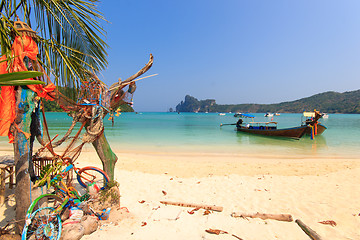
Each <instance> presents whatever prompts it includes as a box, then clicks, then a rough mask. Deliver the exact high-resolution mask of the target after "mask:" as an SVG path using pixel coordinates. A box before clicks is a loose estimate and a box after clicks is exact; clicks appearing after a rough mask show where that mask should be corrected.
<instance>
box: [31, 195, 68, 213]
mask: <svg viewBox="0 0 360 240" xmlns="http://www.w3.org/2000/svg"><path fill="white" fill-rule="evenodd" d="M63 202H64V200H63V199H62V198H61V197H59V196H58V195H55V194H43V195H41V196H39V197H38V198H36V199H35V200H34V201H33V202H32V203H31V204H30V206H29V208H28V211H27V213H26V215H27V216H30V215H31V214H32V213H33V212H34V211H36V210H37V209H40V208H45V207H52V208H54V209H56V208H57V207H58V206H60V205H61V204H62V203H63Z"/></svg>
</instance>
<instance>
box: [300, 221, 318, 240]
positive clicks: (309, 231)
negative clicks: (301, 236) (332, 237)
mask: <svg viewBox="0 0 360 240" xmlns="http://www.w3.org/2000/svg"><path fill="white" fill-rule="evenodd" d="M295 222H296V223H297V224H298V225H299V226H300V227H301V229H302V230H303V231H304V232H305V233H306V234H307V235H308V236H309V237H310V238H311V239H313V240H322V238H321V237H320V236H319V234H317V233H316V232H315V231H314V230H312V229H311V228H310V227H308V226H306V225H305V223H303V222H302V221H301V220H300V219H296V220H295Z"/></svg>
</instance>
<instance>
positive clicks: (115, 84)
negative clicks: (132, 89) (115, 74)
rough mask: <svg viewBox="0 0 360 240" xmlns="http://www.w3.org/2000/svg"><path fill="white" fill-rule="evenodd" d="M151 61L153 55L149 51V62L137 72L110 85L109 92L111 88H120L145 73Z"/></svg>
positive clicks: (152, 60)
mask: <svg viewBox="0 0 360 240" xmlns="http://www.w3.org/2000/svg"><path fill="white" fill-rule="evenodd" d="M153 62H154V57H153V55H152V54H151V53H150V59H149V62H148V63H147V64H146V65H145V66H144V67H143V68H142V69H140V70H139V71H138V72H137V73H135V74H134V75H132V76H131V77H129V78H127V79H126V80H125V81H122V82H118V83H114V84H112V85H111V86H110V88H109V90H110V91H111V93H112V94H113V90H115V89H117V88H122V86H124V85H127V84H129V83H130V82H131V81H133V80H134V79H136V78H138V77H140V76H141V75H143V74H144V73H146V72H147V71H148V70H149V69H150V68H151V66H152V64H153Z"/></svg>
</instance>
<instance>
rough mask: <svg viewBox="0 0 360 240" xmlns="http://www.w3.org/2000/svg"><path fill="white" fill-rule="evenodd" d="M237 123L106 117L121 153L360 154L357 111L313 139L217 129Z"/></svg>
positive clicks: (61, 117)
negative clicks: (285, 137)
mask: <svg viewBox="0 0 360 240" xmlns="http://www.w3.org/2000/svg"><path fill="white" fill-rule="evenodd" d="M254 115H255V116H256V121H269V120H270V119H266V118H265V117H264V114H262V113H256V114H254ZM46 118H47V121H48V125H49V129H50V134H51V136H55V135H56V134H59V135H60V136H62V135H64V133H65V132H66V131H67V129H68V128H69V126H70V124H71V118H70V117H68V116H67V114H66V113H50V112H49V113H46ZM301 120H302V114H285V113H283V114H281V115H280V116H274V121H277V122H278V123H279V124H278V127H279V128H286V127H295V126H299V125H300V124H301ZM303 120H304V119H303ZM236 121H237V118H235V117H234V114H233V113H226V115H219V114H217V113H180V114H178V113H154V112H144V113H138V114H137V113H122V114H121V115H120V116H119V117H115V124H114V126H113V127H112V126H111V121H108V120H107V118H106V120H105V134H106V137H107V139H108V141H109V142H110V145H111V147H112V148H113V149H114V150H116V151H122V152H134V151H137V152H144V153H145V152H181V153H184V152H190V153H193V152H194V153H211V154H238V155H239V154H240V155H246V156H257V157H258V156H260V157H261V156H263V155H267V156H269V155H281V156H284V157H286V156H294V155H296V156H297V157H304V158H312V157H329V156H330V157H341V158H343V157H349V158H360V137H359V136H360V114H329V118H328V119H321V121H320V122H322V124H323V125H325V126H326V127H327V128H328V129H327V130H326V131H325V132H324V133H323V134H322V135H321V136H317V137H316V138H315V140H311V139H310V136H304V137H303V138H302V139H300V140H291V139H278V138H273V137H272V138H271V137H262V136H256V135H251V134H246V133H240V132H239V133H238V132H236V131H235V130H234V129H235V128H234V126H222V127H220V124H221V123H235V122H236ZM58 138H60V137H58ZM7 142H8V140H7V138H6V137H0V149H1V150H12V145H10V144H8V143H7ZM88 149H92V147H89V148H88ZM85 150H86V148H85Z"/></svg>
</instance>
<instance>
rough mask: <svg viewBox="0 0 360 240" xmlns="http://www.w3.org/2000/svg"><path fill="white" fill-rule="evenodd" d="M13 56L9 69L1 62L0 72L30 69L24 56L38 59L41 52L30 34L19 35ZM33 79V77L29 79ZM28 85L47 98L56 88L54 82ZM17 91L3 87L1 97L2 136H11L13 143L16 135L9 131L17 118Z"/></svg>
mask: <svg viewBox="0 0 360 240" xmlns="http://www.w3.org/2000/svg"><path fill="white" fill-rule="evenodd" d="M11 52H12V54H11V55H12V56H13V57H14V59H13V60H12V63H10V66H9V69H7V68H8V63H7V62H6V61H5V62H1V63H0V74H4V73H8V72H20V71H27V70H28V69H27V68H26V66H25V63H24V58H25V57H26V56H27V57H28V58H30V59H31V60H36V56H37V54H38V52H39V50H38V47H37V45H36V42H35V41H34V40H33V39H32V38H31V37H29V36H23V37H20V36H17V37H15V40H14V43H13V45H12V49H11ZM5 59H6V56H2V57H1V58H0V60H5ZM27 80H31V79H27ZM28 87H29V88H30V89H31V90H33V91H34V92H36V93H37V94H38V96H40V97H43V98H45V99H47V100H54V99H52V98H51V97H50V96H49V95H48V94H47V93H48V92H51V91H53V90H54V89H55V85H54V84H52V83H51V84H49V85H48V86H46V87H43V86H42V85H39V84H37V85H28ZM15 110H16V103H15V91H14V87H13V86H6V87H4V86H3V87H1V99H0V114H1V115H0V116H1V117H0V136H6V135H8V136H9V140H10V141H9V142H10V143H12V142H13V139H14V137H13V136H12V134H11V133H10V131H9V128H10V125H11V123H13V122H14V120H15Z"/></svg>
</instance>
